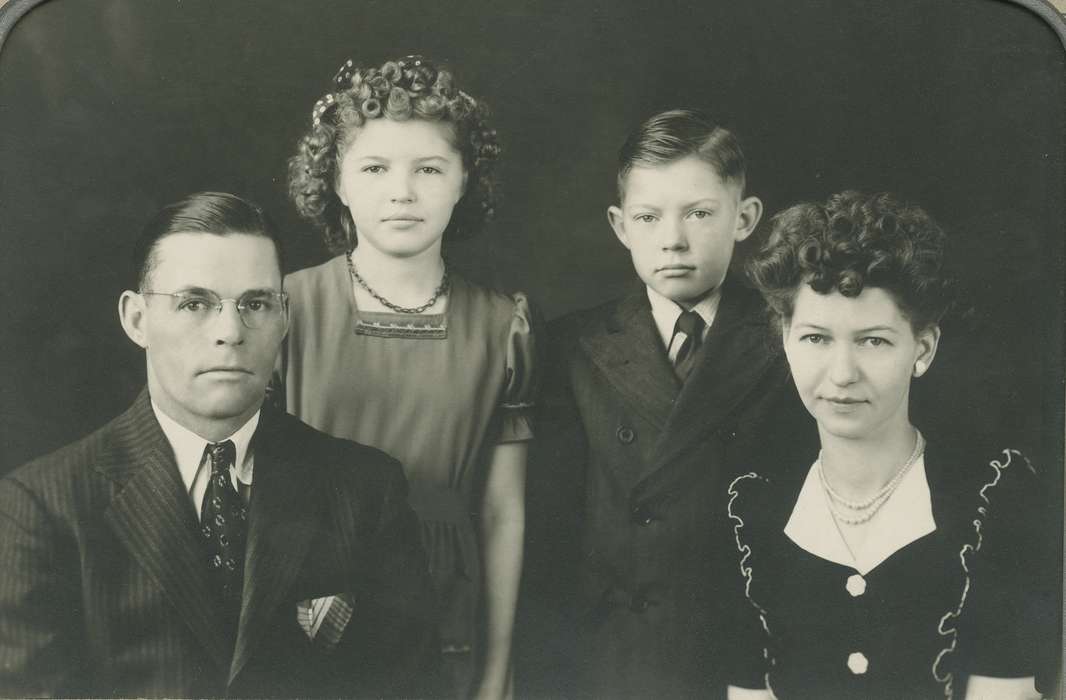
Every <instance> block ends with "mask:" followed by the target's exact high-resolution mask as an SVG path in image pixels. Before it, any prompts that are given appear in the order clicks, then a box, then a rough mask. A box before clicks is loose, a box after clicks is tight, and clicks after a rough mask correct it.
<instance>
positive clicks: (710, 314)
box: [646, 287, 722, 348]
mask: <svg viewBox="0 0 1066 700" xmlns="http://www.w3.org/2000/svg"><path fill="white" fill-rule="evenodd" d="M646 289H647V290H648V301H649V302H651V316H652V318H653V319H654V320H655V328H656V329H658V331H659V337H660V338H662V339H663V346H664V347H667V348H668V347H670V341H671V340H673V339H674V326H676V325H677V318H678V316H680V315H681V312H682V311H684V309H683V308H681V306H680V305H679V304H678V303H677V302H675V301H672V300H671V299H667V298H666V297H664V296H663V295H662V294H660V293H659V292H657V291H655V290H654V289H652V288H651V287H646ZM721 300H722V288H721V287H716V288H715V290H714V291H713V292H711V294H710V295H709V296H707V297H705V298H704V299H701V300H700V302H699V303H698V304H696V305H695V306H693V307H692V310H693V311H695V312H696V313H698V314H699V315H700V318H702V319H703V322H704V323H705V324H706V325H705V326H704V329H703V332H704V334H706V333H707V329H709V328H710V327H711V324H712V323H714V317H715V315H717V313H718V303H719V302H720V301H721Z"/></svg>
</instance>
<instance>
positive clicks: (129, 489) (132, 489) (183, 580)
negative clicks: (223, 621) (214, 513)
mask: <svg viewBox="0 0 1066 700" xmlns="http://www.w3.org/2000/svg"><path fill="white" fill-rule="evenodd" d="M116 428H117V439H116V444H117V446H118V447H117V449H116V450H115V451H114V452H113V453H111V454H109V455H105V459H103V460H101V461H100V462H99V463H98V465H97V469H98V470H100V471H101V472H103V473H104V474H105V475H107V476H108V477H109V478H111V479H112V480H114V481H116V482H119V484H120V490H119V491H118V493H117V494H116V495H115V497H114V498H113V499H112V501H111V503H110V504H109V506H108V508H107V510H106V511H105V513H104V519H105V520H106V521H107V523H108V524H109V525H110V527H111V529H112V530H113V531H114V533H115V535H116V536H117V538H118V539H119V541H121V542H122V544H123V545H124V546H125V547H126V549H127V551H128V552H129V554H130V556H131V557H132V558H133V559H134V560H135V561H137V562H138V563H139V564H140V565H141V567H143V568H144V570H145V571H147V572H148V574H149V576H151V577H152V578H153V579H154V580H155V582H156V584H158V585H159V587H160V588H162V589H163V591H164V592H165V593H166V595H167V597H168V598H169V599H170V601H171V602H172V603H173V605H174V607H175V608H176V609H177V611H178V614H179V616H180V617H181V619H182V620H184V621H185V623H186V624H187V625H188V626H189V628H190V629H191V630H192V632H193V634H194V635H195V636H196V638H197V639H198V640H199V641H200V643H201V644H202V645H203V646H204V647H205V648H206V649H207V651H208V653H209V655H210V656H211V658H212V659H215V660H218V662H219V664H220V665H221V666H222V667H223V668H225V666H226V663H227V662H228V661H229V658H230V654H231V653H232V649H233V640H232V639H229V638H228V636H227V635H226V633H225V631H224V629H223V627H222V626H220V624H219V620H220V615H219V601H218V595H217V591H215V589H214V587H213V586H212V585H211V583H210V580H209V576H208V568H207V562H206V560H205V556H204V550H203V547H202V546H201V544H200V541H199V526H198V524H197V521H196V514H195V512H194V511H193V508H192V504H191V503H190V502H189V494H188V492H187V491H186V490H185V486H184V484H183V483H182V481H181V477H180V475H179V473H178V467H177V464H176V463H175V461H174V454H173V451H172V450H171V447H170V444H169V443H168V442H167V440H166V436H165V435H164V434H163V431H162V429H161V428H160V427H159V423H158V422H157V421H156V419H155V415H154V414H153V412H152V407H151V403H150V401H149V398H148V392H147V391H143V392H142V393H141V396H140V397H138V399H137V401H136V402H135V403H134V405H133V406H132V407H131V408H130V410H129V411H127V412H126V414H124V415H123V416H122V418H121V419H120V420H119V421H118V422H117V424H116Z"/></svg>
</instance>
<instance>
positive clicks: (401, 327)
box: [355, 312, 448, 340]
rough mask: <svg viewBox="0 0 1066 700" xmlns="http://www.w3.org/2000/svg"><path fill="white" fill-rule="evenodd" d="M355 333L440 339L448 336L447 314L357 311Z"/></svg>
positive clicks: (387, 336)
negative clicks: (410, 315)
mask: <svg viewBox="0 0 1066 700" xmlns="http://www.w3.org/2000/svg"><path fill="white" fill-rule="evenodd" d="M355 334H356V335H369V336H375V337H377V338H422V339H431V340H441V339H444V338H447V337H448V316H447V314H433V315H429V316H412V317H409V318H408V317H404V316H401V315H399V314H384V313H380V314H379V313H368V312H357V313H356V315H355Z"/></svg>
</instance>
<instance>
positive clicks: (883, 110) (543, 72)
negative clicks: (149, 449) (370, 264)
mask: <svg viewBox="0 0 1066 700" xmlns="http://www.w3.org/2000/svg"><path fill="white" fill-rule="evenodd" d="M17 1H18V0H16V4H17ZM9 9H10V8H9ZM416 52H417V53H423V54H425V55H428V56H432V57H435V58H437V59H438V60H441V61H444V62H446V63H447V64H449V65H450V66H451V67H452V68H453V69H454V71H455V73H456V74H457V78H458V81H459V84H460V85H461V86H463V87H464V89H466V90H467V91H468V92H471V93H473V94H475V95H478V96H483V97H484V98H485V99H486V101H487V102H488V103H489V104H490V106H491V107H492V109H493V112H494V114H495V117H496V125H497V127H498V131H499V133H500V139H501V141H502V143H503V146H504V148H505V149H506V150H505V155H504V161H503V180H504V192H505V196H506V201H505V203H504V205H503V206H502V207H501V208H500V210H499V215H498V218H497V220H496V222H495V223H494V224H493V225H492V226H491V227H490V229H489V230H488V231H487V232H486V233H485V234H483V235H482V236H480V237H479V238H477V239H475V240H473V241H469V242H466V243H464V244H462V245H461V246H460V247H456V248H454V249H453V250H451V251H450V253H449V255H450V259H451V262H452V263H453V264H454V265H455V266H456V267H458V268H459V269H461V270H464V271H466V272H467V273H468V274H470V275H471V276H473V277H475V278H477V279H479V280H481V281H484V282H487V283H490V284H495V285H497V286H499V287H502V288H505V289H522V290H525V291H527V292H528V293H529V294H530V295H531V296H532V298H533V299H534V301H535V302H536V303H537V304H538V305H539V308H540V309H541V311H542V312H543V314H544V315H545V316H546V317H549V318H551V317H554V316H557V315H559V314H561V313H564V312H566V311H569V310H572V309H575V308H579V307H584V306H590V305H594V304H598V303H600V302H602V301H604V300H606V299H608V298H610V297H612V296H616V295H618V294H620V293H622V292H624V291H625V290H626V289H628V288H629V287H630V286H631V285H632V284H633V280H634V279H635V278H634V275H633V273H632V271H631V267H630V262H629V258H628V256H627V254H626V252H625V250H624V249H623V248H622V246H621V245H620V244H618V242H617V241H616V240H615V238H614V236H613V234H612V233H611V231H610V229H609V227H608V225H607V221H606V216H605V214H604V210H605V208H606V207H607V206H608V205H609V204H611V203H612V202H613V199H614V168H615V154H616V151H617V148H618V146H619V145H620V144H621V142H622V140H623V139H624V137H625V135H626V133H627V132H628V131H629V130H630V129H631V128H633V127H634V126H635V125H636V124H637V123H639V121H640V120H642V119H643V118H645V117H647V116H648V115H650V114H651V113H653V112H655V111H657V110H660V109H664V108H669V107H676V106H684V105H689V106H697V107H705V108H709V109H710V110H712V112H714V113H715V114H717V115H718V117H719V118H720V119H721V120H722V121H723V122H725V123H726V124H727V125H731V126H733V127H735V128H736V129H737V130H738V131H739V132H740V133H741V134H742V136H743V137H744V141H745V144H746V147H747V152H748V155H749V159H750V173H751V177H750V190H751V192H752V193H754V194H758V195H759V196H761V197H762V198H763V201H764V202H765V204H766V206H767V209H768V212H771V213H772V212H774V211H777V210H779V209H781V208H783V207H785V206H788V205H790V204H792V203H795V202H797V201H799V200H803V199H824V198H825V197H826V196H827V195H828V194H830V193H832V192H835V191H838V190H841V189H845V188H858V189H865V190H889V191H893V192H896V193H898V194H899V195H901V196H903V197H904V198H907V199H911V200H914V201H916V202H918V203H920V204H922V205H923V206H924V207H926V208H927V209H928V210H929V211H930V212H931V213H932V214H933V215H934V216H935V217H936V218H937V219H938V220H939V221H940V222H941V223H942V224H943V225H944V226H945V227H946V228H947V229H948V230H949V232H950V234H951V236H952V239H953V250H952V255H953V256H954V261H955V262H956V263H957V265H958V267H959V269H960V271H961V273H962V278H963V282H964V283H965V285H966V286H967V288H968V290H969V296H968V299H967V300H968V302H969V303H970V304H971V305H972V307H973V308H974V309H975V313H974V315H973V317H972V318H971V319H970V320H969V321H968V322H966V323H961V322H956V323H951V322H948V323H947V324H946V325H945V328H944V332H945V335H944V339H943V342H942V345H941V351H940V354H939V356H938V358H937V362H936V364H935V365H934V368H933V371H932V372H931V373H930V374H928V375H926V377H925V378H923V379H922V380H921V381H920V382H919V383H918V384H917V386H916V388H915V392H914V410H913V413H914V414H915V421H916V423H918V425H919V426H921V427H923V429H927V432H928V433H931V434H935V433H937V432H943V431H956V432H963V433H966V432H967V431H972V432H974V433H984V432H993V433H996V434H999V435H1004V436H1006V437H1007V438H1008V441H1009V443H1010V444H1012V445H1015V446H1017V447H1019V448H1021V449H1023V450H1025V451H1027V452H1028V453H1031V454H1033V455H1035V456H1036V457H1037V461H1038V462H1039V463H1040V464H1041V466H1042V467H1043V468H1044V469H1043V471H1044V473H1045V475H1046V479H1047V486H1048V489H1049V490H1050V492H1051V493H1053V494H1061V493H1062V456H1063V442H1062V439H1063V425H1064V421H1063V397H1064V392H1063V381H1062V380H1063V232H1064V230H1066V208H1064V193H1066V192H1064V190H1066V188H1064V182H1066V179H1064V140H1063V139H1064V127H1066V120H1064V105H1066V79H1064V78H1066V66H1064V58H1066V53H1064V50H1063V44H1062V42H1061V41H1060V38H1059V37H1058V36H1056V33H1055V31H1054V30H1053V29H1052V28H1051V26H1050V25H1049V24H1048V23H1046V22H1045V21H1043V20H1041V19H1040V18H1039V17H1038V16H1037V15H1036V14H1034V13H1032V12H1031V11H1029V10H1027V9H1025V8H1024V7H1022V6H1020V5H1017V4H1013V3H1009V2H1004V1H1001V0H940V1H937V0H895V1H894V2H891V3H885V2H883V1H882V0H872V1H864V0H817V1H814V2H803V3H794V2H786V1H784V0H749V1H747V2H706V1H704V2H695V1H694V0H690V1H686V2H675V1H672V0H664V1H661V2H653V3H651V2H637V1H636V0H633V1H621V0H581V1H577V2H565V3H563V2H559V3H554V2H546V1H545V2H534V1H527V2H499V1H497V2H489V1H484V2H463V1H455V2H430V1H429V0H381V1H374V0H367V1H363V2H350V1H349V0H330V1H327V0H317V1H304V2H262V1H256V0H226V1H225V2H220V1H217V0H51V1H49V2H45V3H43V4H41V5H39V6H37V7H36V8H35V9H32V10H30V11H29V12H28V14H26V15H25V16H24V17H23V19H21V20H20V21H18V22H17V23H16V24H15V25H14V27H13V29H12V30H11V31H10V33H9V34H8V36H7V39H6V41H5V43H4V44H3V47H2V50H0V247H2V249H0V285H2V289H3V304H2V311H0V313H2V319H0V323H2V326H0V334H2V341H0V412H2V415H0V473H2V472H5V471H7V470H9V469H10V468H12V467H14V466H16V465H17V464H19V463H22V462H24V461H26V460H27V459H29V458H32V457H35V456H38V455H41V454H43V453H45V452H48V451H50V450H52V449H54V448H56V447H58V446H60V445H61V444H63V443H66V442H69V441H71V440H73V439H75V438H77V437H80V436H82V435H84V434H86V433H88V432H89V431H91V430H92V429H94V428H96V427H98V426H100V425H101V424H103V423H104V422H105V421H107V420H108V419H109V418H111V417H112V416H113V415H115V414H117V413H118V412H120V411H121V410H122V409H124V408H125V407H126V405H127V404H128V403H129V402H130V400H131V399H132V398H133V397H134V396H135V395H136V393H137V392H138V390H139V389H140V387H141V385H142V383H143V381H144V360H143V354H142V353H141V351H140V350H139V349H138V348H136V347H135V346H134V345H133V344H132V343H131V342H129V341H128V340H127V339H126V337H125V335H124V334H123V333H122V330H121V328H120V327H119V324H118V319H117V312H116V304H117V299H118V296H119V294H120V293H121V291H122V290H123V289H124V288H126V287H127V285H129V284H131V280H130V272H129V268H128V264H127V260H128V258H129V254H130V248H131V242H132V240H133V239H134V237H135V236H136V234H137V232H138V230H139V227H140V226H141V224H142V223H143V222H144V221H145V219H146V218H147V217H148V216H149V215H150V214H151V213H153V212H154V211H155V210H156V209H157V208H158V207H159V206H161V205H162V204H164V203H167V202H169V201H172V200H174V199H176V198H178V197H180V196H182V195H184V194H187V193H189V192H191V191H194V190H203V189H215V190H226V191H233V192H236V193H240V194H243V195H247V196H249V197H251V198H253V199H255V200H257V201H259V202H260V203H262V204H263V205H265V206H266V208H267V209H268V210H269V211H270V212H271V214H272V215H273V216H274V217H275V218H276V219H277V220H278V222H279V223H280V224H281V226H282V228H283V230H284V231H285V234H286V236H287V239H288V241H289V243H290V253H291V256H290V261H289V268H290V269H295V268H297V267H304V266H307V265H310V264H315V263H318V262H321V261H322V260H324V259H325V257H326V254H325V252H324V249H323V248H322V247H321V245H320V244H319V243H318V241H317V239H315V238H314V237H313V236H312V235H310V234H309V233H308V227H307V226H305V225H304V224H303V223H302V222H301V221H300V220H299V219H298V218H297V216H296V214H295V212H294V210H293V208H292V206H291V205H290V204H289V203H288V201H287V199H286V194H285V192H286V185H285V163H286V159H287V158H288V157H289V156H290V155H291V154H292V152H293V149H294V145H295V143H296V141H297V139H298V137H299V136H300V134H301V133H302V132H303V130H304V129H305V128H306V126H307V124H308V120H309V118H310V110H311V107H312V105H313V104H314V102H315V100H317V99H318V98H319V97H320V96H322V95H323V94H324V93H325V92H326V91H327V90H328V88H329V86H330V79H331V78H332V76H333V74H334V72H335V70H336V68H337V67H338V66H339V64H340V63H341V62H342V61H343V60H344V59H346V58H349V57H350V58H353V59H354V60H356V61H357V62H373V63H375V64H377V63H380V62H381V61H382V60H384V59H386V58H390V57H398V56H402V55H405V54H409V53H416ZM764 221H765V219H764ZM765 234H766V227H765V226H762V227H760V232H759V233H758V234H757V235H756V237H755V239H754V240H753V241H751V242H749V243H748V244H746V246H745V248H742V249H741V250H740V252H739V256H740V257H741V258H742V257H743V256H744V255H745V254H746V252H747V251H748V250H750V248H751V247H752V246H753V245H758V244H759V243H761V241H762V240H764V238H765ZM530 478H536V474H531V477H530ZM1058 503H1059V504H1060V507H1061V500H1058ZM1049 536H1060V534H1056V533H1049Z"/></svg>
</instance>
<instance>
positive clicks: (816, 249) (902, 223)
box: [747, 191, 955, 331]
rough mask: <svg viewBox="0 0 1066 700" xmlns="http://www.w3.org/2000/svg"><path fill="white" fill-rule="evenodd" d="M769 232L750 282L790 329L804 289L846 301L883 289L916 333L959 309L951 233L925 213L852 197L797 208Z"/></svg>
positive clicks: (883, 199) (876, 198)
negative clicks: (949, 255)
mask: <svg viewBox="0 0 1066 700" xmlns="http://www.w3.org/2000/svg"><path fill="white" fill-rule="evenodd" d="M770 227H771V230H770V237H769V240H768V241H767V243H766V244H765V245H764V246H763V248H762V250H760V251H759V253H758V254H757V255H756V256H755V257H754V258H752V259H751V260H750V261H749V263H748V268H747V269H748V277H749V278H750V279H751V281H752V283H753V284H754V285H755V286H756V287H757V288H758V289H759V291H760V292H761V293H762V295H763V297H764V298H765V299H766V302H767V304H768V305H769V306H770V309H771V310H772V311H773V312H774V313H775V314H776V315H777V316H778V317H780V318H782V319H784V320H785V321H789V320H791V318H792V312H793V307H794V302H795V299H796V294H797V293H798V292H799V288H800V285H801V284H807V285H809V286H810V287H811V289H813V290H814V291H815V292H817V293H819V294H829V293H830V292H833V291H837V292H839V293H840V294H842V295H844V296H846V297H856V296H858V295H859V294H860V293H861V292H862V290H863V289H864V288H866V287H879V288H881V289H884V290H885V291H887V292H889V293H890V294H891V295H892V296H893V298H894V299H895V300H896V303H897V304H898V305H899V308H900V311H901V312H902V313H903V315H904V316H905V317H906V318H907V319H908V320H909V321H910V323H911V327H912V328H913V329H915V331H917V330H920V329H924V328H928V327H929V326H932V325H934V324H937V323H939V321H940V319H941V318H942V317H943V316H944V314H945V313H946V312H947V310H948V309H949V308H950V306H951V305H952V302H953V299H954V293H955V284H954V280H953V279H952V277H951V276H950V275H949V274H948V273H947V272H946V270H945V269H944V249H945V244H946V236H945V234H944V231H943V230H942V229H941V228H940V226H938V225H937V223H936V222H935V221H933V219H932V218H931V217H930V216H929V215H928V214H926V213H925V211H923V210H922V209H921V208H919V207H917V206H914V205H911V204H906V203H903V202H901V201H899V200H898V199H896V198H895V197H894V196H892V195H891V194H886V193H880V194H872V195H868V194H863V193H860V192H855V191H847V192H842V193H840V194H835V195H833V196H831V197H830V198H829V199H828V201H826V203H825V204H815V203H811V202H808V203H803V204H797V205H795V206H793V207H790V208H788V209H786V210H784V211H782V212H780V213H779V214H777V215H775V216H774V217H773V219H771V222H770Z"/></svg>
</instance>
